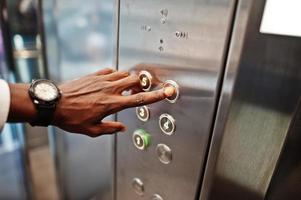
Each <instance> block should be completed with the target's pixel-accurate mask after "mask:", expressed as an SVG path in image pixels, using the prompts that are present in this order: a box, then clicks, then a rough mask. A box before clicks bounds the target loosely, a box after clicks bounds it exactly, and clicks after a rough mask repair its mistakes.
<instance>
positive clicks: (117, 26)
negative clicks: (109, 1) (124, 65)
mask: <svg viewBox="0 0 301 200" xmlns="http://www.w3.org/2000/svg"><path fill="white" fill-rule="evenodd" d="M115 13H116V14H115V15H114V16H115V20H114V23H115V42H114V43H115V44H114V45H115V48H114V55H115V57H114V63H115V68H116V70H118V69H119V29H120V0H115ZM114 120H115V121H117V120H118V116H117V114H115V116H114ZM112 143H113V145H112V149H113V152H112V154H113V155H112V156H113V159H112V162H113V176H112V177H113V178H112V184H113V186H112V199H113V200H116V199H117V134H115V135H114V136H113V140H112Z"/></svg>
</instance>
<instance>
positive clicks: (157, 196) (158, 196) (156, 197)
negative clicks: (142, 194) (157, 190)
mask: <svg viewBox="0 0 301 200" xmlns="http://www.w3.org/2000/svg"><path fill="white" fill-rule="evenodd" d="M151 200H163V198H162V197H161V196H160V195H158V194H154V195H153V196H152V198H151Z"/></svg>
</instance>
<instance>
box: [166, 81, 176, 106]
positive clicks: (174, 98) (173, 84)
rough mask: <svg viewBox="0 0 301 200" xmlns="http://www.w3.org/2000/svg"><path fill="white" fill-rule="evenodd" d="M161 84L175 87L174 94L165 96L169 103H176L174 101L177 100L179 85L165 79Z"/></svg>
mask: <svg viewBox="0 0 301 200" xmlns="http://www.w3.org/2000/svg"><path fill="white" fill-rule="evenodd" d="M163 86H164V87H168V86H171V87H173V88H174V89H175V93H174V95H172V96H171V97H167V98H166V100H167V101H169V102H170V103H176V101H177V100H178V98H179V96H180V89H179V85H178V84H177V83H176V82H175V81H173V80H167V81H165V83H164V85H163Z"/></svg>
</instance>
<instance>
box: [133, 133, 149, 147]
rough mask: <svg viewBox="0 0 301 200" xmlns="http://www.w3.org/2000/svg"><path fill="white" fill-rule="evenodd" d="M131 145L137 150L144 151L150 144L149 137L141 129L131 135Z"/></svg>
mask: <svg viewBox="0 0 301 200" xmlns="http://www.w3.org/2000/svg"><path fill="white" fill-rule="evenodd" d="M132 139H133V143H134V145H135V147H136V148H137V149H140V150H145V149H146V148H147V147H148V146H149V145H150V143H151V136H150V134H148V133H147V132H146V131H145V130H143V129H138V130H136V131H135V132H134V134H133V137H132Z"/></svg>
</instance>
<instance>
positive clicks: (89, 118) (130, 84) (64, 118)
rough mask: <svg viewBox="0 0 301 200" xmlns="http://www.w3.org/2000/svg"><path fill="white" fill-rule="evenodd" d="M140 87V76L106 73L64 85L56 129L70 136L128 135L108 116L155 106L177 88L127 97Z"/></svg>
mask: <svg viewBox="0 0 301 200" xmlns="http://www.w3.org/2000/svg"><path fill="white" fill-rule="evenodd" d="M137 86H139V79H138V77H137V76H136V75H129V73H128V72H119V71H114V70H112V69H104V70H101V71H98V72H96V73H94V74H91V75H88V76H85V77H83V78H80V79H77V80H74V81H71V82H67V83H65V84H62V85H61V86H60V87H59V88H60V90H61V91H62V93H63V95H62V98H61V100H60V102H59V104H58V105H57V109H56V112H55V115H54V120H53V125H55V126H58V127H60V128H62V129H64V130H66V131H69V132H76V133H82V134H86V135H89V136H91V137H97V136H99V135H103V134H112V133H115V132H118V131H124V130H125V125H124V124H122V123H120V122H114V121H106V122H105V121H102V120H103V118H105V117H106V116H108V115H110V114H113V113H116V112H118V111H121V110H123V109H126V108H129V107H136V106H141V105H145V104H150V103H154V102H157V101H160V100H163V99H165V98H166V97H169V96H172V95H173V93H174V92H175V91H174V88H172V87H168V88H162V89H160V90H157V91H152V92H143V93H137V94H133V95H129V96H123V95H122V92H123V91H125V90H129V89H131V88H137Z"/></svg>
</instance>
